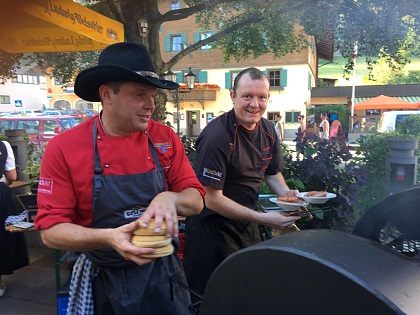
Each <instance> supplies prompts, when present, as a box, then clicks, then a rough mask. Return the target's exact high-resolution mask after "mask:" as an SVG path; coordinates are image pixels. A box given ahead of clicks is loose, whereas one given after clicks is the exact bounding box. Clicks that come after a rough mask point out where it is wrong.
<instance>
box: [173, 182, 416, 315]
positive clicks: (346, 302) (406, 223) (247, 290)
mask: <svg viewBox="0 0 420 315" xmlns="http://www.w3.org/2000/svg"><path fill="white" fill-rule="evenodd" d="M419 203H420V185H415V186H412V187H410V188H408V189H406V190H404V191H402V192H399V193H396V194H393V195H391V196H389V197H387V198H385V199H384V200H382V201H380V202H378V203H377V204H376V205H374V206H372V207H371V208H370V209H368V210H367V212H366V214H365V215H364V216H363V217H362V218H361V219H360V220H359V222H358V223H357V224H356V226H355V228H354V230H353V234H348V233H343V232H338V231H332V230H303V231H300V232H294V233H289V234H285V235H282V236H281V237H278V238H274V239H272V240H269V241H266V242H263V243H260V244H257V245H254V246H251V247H249V248H246V249H243V250H240V251H238V252H237V253H235V254H233V255H232V256H230V257H228V258H227V259H226V260H225V261H224V262H223V263H222V264H221V265H220V266H219V267H218V268H217V269H216V270H215V271H214V273H213V275H212V276H211V278H210V280H209V282H208V284H207V287H206V290H205V292H204V295H203V296H202V297H201V296H199V295H198V294H196V292H193V291H191V290H190V289H188V288H187V287H185V286H183V287H184V288H185V289H187V290H189V291H190V292H191V293H192V295H195V296H197V297H198V298H199V299H201V301H199V302H197V303H195V304H193V305H191V307H190V311H191V313H193V314H200V315H248V314H249V315H275V314H293V315H300V314H302V315H303V314H305V315H308V314H309V315H312V314H315V315H318V314H323V315H325V314H327V315H328V314H331V315H347V314H348V315H365V314H366V315H377V314H378V315H386V314H413V315H414V314H416V315H418V314H420V210H419ZM180 285H182V284H180Z"/></svg>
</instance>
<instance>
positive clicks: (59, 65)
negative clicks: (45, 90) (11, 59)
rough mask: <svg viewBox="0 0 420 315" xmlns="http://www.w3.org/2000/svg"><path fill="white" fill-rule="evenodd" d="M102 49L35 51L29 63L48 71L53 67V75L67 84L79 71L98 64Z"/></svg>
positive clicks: (30, 56)
mask: <svg viewBox="0 0 420 315" xmlns="http://www.w3.org/2000/svg"><path fill="white" fill-rule="evenodd" d="M99 53H100V51H97V50H95V51H85V52H50V53H34V54H31V55H29V59H28V60H29V61H28V64H31V63H35V64H37V65H39V66H40V67H41V69H42V70H43V71H44V72H45V73H47V72H46V71H47V69H49V68H51V70H50V71H51V73H48V74H49V75H51V76H52V77H54V78H56V79H59V80H60V81H61V82H63V84H64V85H65V84H66V83H68V82H72V81H73V80H74V78H75V76H76V75H77V73H79V71H80V70H83V69H85V68H88V67H92V66H94V65H96V64H97V62H98V56H99Z"/></svg>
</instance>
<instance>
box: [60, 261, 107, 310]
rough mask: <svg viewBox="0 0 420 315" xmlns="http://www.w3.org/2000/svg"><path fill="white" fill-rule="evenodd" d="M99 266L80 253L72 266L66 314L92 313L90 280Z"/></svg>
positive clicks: (95, 274) (91, 280)
mask: <svg viewBox="0 0 420 315" xmlns="http://www.w3.org/2000/svg"><path fill="white" fill-rule="evenodd" d="M98 273H99V267H97V266H96V265H94V264H93V263H92V261H91V260H89V259H88V258H87V257H86V255H84V254H81V255H80V256H79V258H78V259H77V260H76V263H75V265H74V267H73V273H72V276H71V282H70V298H69V304H68V308H67V315H94V314H95V312H94V307H93V294H92V282H93V279H94V278H95V277H96V276H97V275H98Z"/></svg>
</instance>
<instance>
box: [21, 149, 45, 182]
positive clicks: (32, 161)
mask: <svg viewBox="0 0 420 315" xmlns="http://www.w3.org/2000/svg"><path fill="white" fill-rule="evenodd" d="M45 147H46V144H42V145H40V146H35V145H33V144H31V143H30V144H28V164H27V166H26V169H25V170H24V171H23V172H24V173H25V174H27V175H29V182H30V183H31V187H32V188H33V189H34V188H36V187H37V186H38V181H39V173H40V169H41V162H42V157H43V156H44V152H45Z"/></svg>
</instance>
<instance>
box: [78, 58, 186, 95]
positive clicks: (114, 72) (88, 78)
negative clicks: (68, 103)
mask: <svg viewBox="0 0 420 315" xmlns="http://www.w3.org/2000/svg"><path fill="white" fill-rule="evenodd" d="M116 81H123V82H124V81H129V82H138V83H143V84H146V85H151V86H155V87H157V88H161V89H166V90H173V89H177V88H179V84H178V83H176V82H173V81H168V80H160V79H157V78H154V77H146V76H142V75H140V74H138V73H136V72H134V71H131V70H130V69H128V68H125V67H121V66H117V65H100V66H95V67H92V68H89V69H86V70H83V71H81V72H80V73H79V74H78V75H77V77H76V80H75V82H74V93H75V94H76V95H77V96H79V97H80V98H82V99H84V100H86V101H91V102H100V101H101V100H100V98H99V87H100V86H101V85H102V84H105V83H108V82H116Z"/></svg>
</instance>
